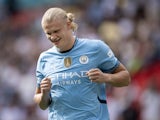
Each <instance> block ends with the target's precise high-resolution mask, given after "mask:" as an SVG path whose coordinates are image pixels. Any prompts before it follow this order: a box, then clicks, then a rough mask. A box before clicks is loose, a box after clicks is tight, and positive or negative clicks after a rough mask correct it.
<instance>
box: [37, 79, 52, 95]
mask: <svg viewBox="0 0 160 120" xmlns="http://www.w3.org/2000/svg"><path fill="white" fill-rule="evenodd" d="M51 85H52V83H51V79H50V78H44V79H43V80H42V81H41V84H40V88H41V93H42V94H43V93H48V92H50V89H51Z"/></svg>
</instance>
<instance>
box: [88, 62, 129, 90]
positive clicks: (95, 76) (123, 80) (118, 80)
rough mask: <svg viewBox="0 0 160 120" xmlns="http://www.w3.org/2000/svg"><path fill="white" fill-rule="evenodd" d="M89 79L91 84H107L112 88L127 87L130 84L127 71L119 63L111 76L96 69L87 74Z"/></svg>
mask: <svg viewBox="0 0 160 120" xmlns="http://www.w3.org/2000/svg"><path fill="white" fill-rule="evenodd" d="M87 75H88V77H89V79H90V80H91V81H93V82H99V83H104V82H105V83H109V84H111V85H112V86H114V87H122V86H127V85H129V83H130V75H129V72H128V71H127V69H126V68H125V67H124V65H122V64H121V63H120V65H119V66H118V67H117V68H116V69H115V70H114V72H113V73H112V74H110V73H103V72H102V71H101V70H99V69H98V68H96V69H91V70H89V71H88V72H87Z"/></svg>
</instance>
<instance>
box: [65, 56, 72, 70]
mask: <svg viewBox="0 0 160 120" xmlns="http://www.w3.org/2000/svg"><path fill="white" fill-rule="evenodd" d="M71 64H72V59H71V57H66V58H65V59H64V66H65V67H67V68H68V67H70V66H71Z"/></svg>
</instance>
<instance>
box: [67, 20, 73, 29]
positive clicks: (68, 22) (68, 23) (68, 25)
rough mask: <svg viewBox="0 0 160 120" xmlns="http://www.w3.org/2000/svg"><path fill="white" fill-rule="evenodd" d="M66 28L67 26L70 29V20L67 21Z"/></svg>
mask: <svg viewBox="0 0 160 120" xmlns="http://www.w3.org/2000/svg"><path fill="white" fill-rule="evenodd" d="M67 28H68V29H72V24H71V22H70V21H67Z"/></svg>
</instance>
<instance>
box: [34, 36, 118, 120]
mask: <svg viewBox="0 0 160 120" xmlns="http://www.w3.org/2000/svg"><path fill="white" fill-rule="evenodd" d="M118 65H119V61H118V60H117V58H116V57H115V56H114V54H113V52H112V51H111V49H110V48H109V47H108V46H107V45H106V44H105V43H104V42H102V41H100V40H89V39H79V38H76V41H75V44H74V47H73V48H72V49H71V50H70V51H68V52H65V53H60V52H58V51H57V49H56V47H52V48H51V49H49V50H47V51H45V52H43V53H42V54H41V55H40V57H39V60H38V64H37V71H36V76H37V86H38V87H39V86H40V82H41V80H42V79H43V78H44V77H49V78H51V81H52V87H51V91H50V93H51V99H52V103H51V104H50V106H49V117H48V119H49V120H109V114H108V109H107V104H104V103H102V102H103V101H104V100H106V90H105V84H98V83H94V82H91V81H90V80H89V78H88V77H87V76H86V72H87V71H88V70H90V69H92V68H99V69H101V70H102V71H103V72H107V73H110V72H112V71H113V70H114V69H115V68H116V67H117V66H118ZM99 99H100V100H99ZM101 101H102V102H101Z"/></svg>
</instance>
